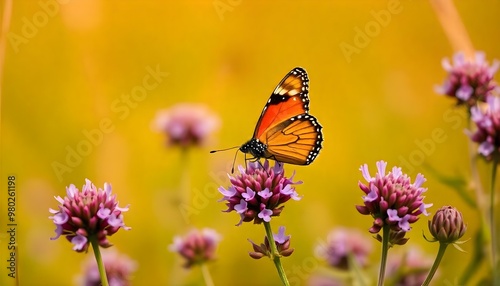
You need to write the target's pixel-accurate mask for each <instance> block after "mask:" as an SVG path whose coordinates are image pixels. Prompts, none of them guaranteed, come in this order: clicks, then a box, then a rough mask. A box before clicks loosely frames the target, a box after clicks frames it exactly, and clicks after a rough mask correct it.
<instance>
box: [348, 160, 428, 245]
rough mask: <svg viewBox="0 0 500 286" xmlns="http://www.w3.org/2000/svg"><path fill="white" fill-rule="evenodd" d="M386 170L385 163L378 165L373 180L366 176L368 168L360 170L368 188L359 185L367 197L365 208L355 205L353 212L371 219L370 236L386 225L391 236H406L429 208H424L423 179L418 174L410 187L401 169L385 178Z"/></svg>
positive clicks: (365, 197) (380, 162)
mask: <svg viewBox="0 0 500 286" xmlns="http://www.w3.org/2000/svg"><path fill="white" fill-rule="evenodd" d="M386 167H387V162H384V161H378V162H377V169H378V172H377V174H376V176H375V177H372V176H371V175H370V173H369V172H368V165H367V164H365V165H362V166H361V168H360V170H361V173H362V174H363V177H364V178H365V180H366V181H367V182H368V184H363V183H361V182H359V183H358V185H359V187H360V189H361V190H362V191H363V192H364V193H365V194H366V196H364V197H363V201H364V205H362V206H359V205H358V206H356V209H357V210H358V212H359V213H361V214H363V215H371V216H372V217H373V218H374V221H373V225H372V227H371V228H370V229H369V231H370V232H371V233H378V232H379V231H380V229H382V227H383V226H384V225H389V226H390V229H391V231H392V232H394V233H398V232H400V231H404V232H408V231H409V230H410V229H411V226H410V225H411V224H412V223H414V222H416V221H417V220H418V219H419V215H420V214H424V215H429V214H428V213H427V211H426V209H427V208H429V207H431V206H432V204H424V202H423V200H424V196H423V195H422V194H423V193H424V192H425V191H426V190H427V189H426V188H422V184H423V183H424V182H425V181H426V179H425V178H424V176H423V175H422V174H418V175H417V178H416V180H415V182H414V183H413V184H412V183H411V181H410V178H409V177H408V176H407V175H406V174H403V173H402V171H401V168H399V167H393V168H392V171H391V172H389V173H387V174H386V173H385V169H386ZM405 242H406V241H405Z"/></svg>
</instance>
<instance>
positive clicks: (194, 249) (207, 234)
mask: <svg viewBox="0 0 500 286" xmlns="http://www.w3.org/2000/svg"><path fill="white" fill-rule="evenodd" d="M220 240H221V236H220V235H219V233H217V232H216V231H215V230H213V229H211V228H204V229H202V230H201V231H200V230H198V229H193V230H191V231H190V232H189V233H188V234H187V235H185V236H184V237H182V236H176V237H174V243H173V244H171V245H170V246H169V250H170V251H172V252H177V253H179V254H180V255H181V256H182V257H184V258H185V259H186V263H185V264H184V267H186V268H190V267H192V266H194V265H196V264H202V263H205V262H208V261H212V260H215V251H216V249H217V246H218V245H219V242H220Z"/></svg>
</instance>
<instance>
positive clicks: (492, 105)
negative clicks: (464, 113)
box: [467, 96, 500, 160]
mask: <svg viewBox="0 0 500 286" xmlns="http://www.w3.org/2000/svg"><path fill="white" fill-rule="evenodd" d="M487 103H488V104H487V108H484V110H482V109H481V108H480V107H479V106H473V107H472V108H471V119H472V121H474V123H476V127H477V128H476V131H475V132H471V131H467V133H468V134H469V136H470V138H471V140H472V141H474V142H476V143H478V144H479V148H478V152H479V154H481V155H483V156H484V157H485V158H486V159H487V160H491V159H492V156H493V155H494V154H498V153H499V151H500V98H499V97H497V96H489V97H488V99H487Z"/></svg>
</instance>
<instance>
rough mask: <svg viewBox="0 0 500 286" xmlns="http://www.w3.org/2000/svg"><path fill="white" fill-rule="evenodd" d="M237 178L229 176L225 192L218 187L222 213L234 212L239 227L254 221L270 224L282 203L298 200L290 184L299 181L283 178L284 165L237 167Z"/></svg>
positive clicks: (258, 163)
mask: <svg viewBox="0 0 500 286" xmlns="http://www.w3.org/2000/svg"><path fill="white" fill-rule="evenodd" d="M238 169H239V173H240V174H239V175H236V176H231V175H229V180H230V182H231V185H230V186H229V187H228V188H227V189H225V188H224V187H220V188H219V192H220V193H221V194H222V195H223V196H224V197H223V198H222V199H221V200H220V201H226V205H227V207H228V209H227V210H225V212H231V211H235V212H237V213H238V214H239V215H240V218H241V219H240V222H239V223H238V224H237V225H240V224H241V223H243V222H250V221H253V222H254V223H256V224H260V223H262V222H263V221H265V222H269V221H270V220H271V218H272V217H273V216H279V215H280V214H281V212H282V210H283V207H284V205H283V204H284V203H285V202H287V201H289V200H290V199H292V200H296V201H298V200H300V199H301V197H300V196H299V195H298V194H297V192H296V191H295V188H294V186H293V185H296V184H301V183H302V182H300V181H299V182H293V181H292V179H293V175H292V176H291V177H290V178H287V177H285V170H284V169H283V165H282V164H280V163H278V162H276V163H275V165H274V167H271V166H270V165H269V161H267V160H266V161H265V162H264V164H261V163H260V162H258V161H257V162H251V163H248V168H246V169H245V168H243V167H242V166H239V167H238Z"/></svg>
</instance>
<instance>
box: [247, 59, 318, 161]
mask: <svg viewBox="0 0 500 286" xmlns="http://www.w3.org/2000/svg"><path fill="white" fill-rule="evenodd" d="M308 94H309V78H308V76H307V72H306V71H305V70H304V69H303V68H301V67H296V68H294V69H292V70H291V71H290V72H289V73H288V74H287V75H286V76H285V77H284V78H283V79H282V80H281V82H280V83H279V84H278V86H276V88H275V89H274V91H273V93H272V94H271V96H270V97H269V100H268V101H267V103H266V105H265V106H264V109H263V110H262V113H261V115H260V117H259V120H258V121H257V125H256V126H255V131H254V133H253V136H252V139H250V140H249V141H247V142H246V143H245V144H243V145H241V146H240V148H239V150H240V151H241V152H243V153H246V154H250V155H252V156H253V158H252V159H254V160H256V161H257V160H259V159H261V158H265V159H273V160H275V161H278V162H281V163H288V164H294V165H309V164H311V163H312V162H313V161H314V159H316V157H317V156H318V153H319V151H320V150H321V147H322V145H321V144H322V142H323V133H322V129H323V127H322V126H321V125H320V124H319V122H318V120H317V119H316V118H315V117H314V116H312V115H310V114H309V95H308Z"/></svg>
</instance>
